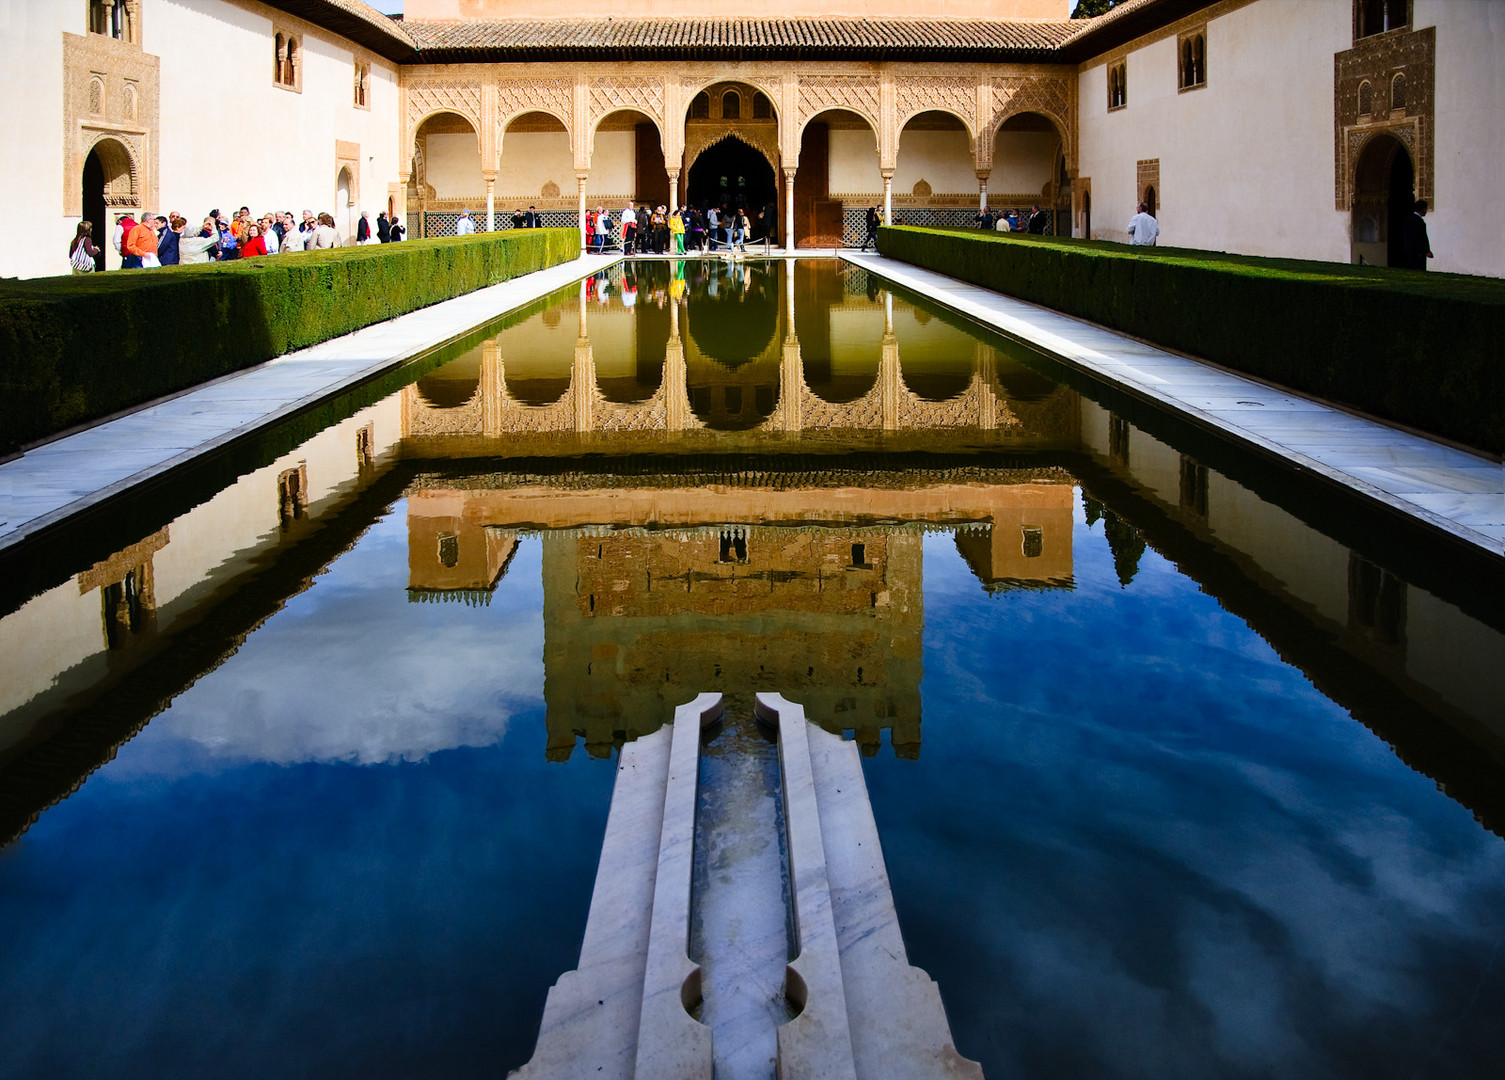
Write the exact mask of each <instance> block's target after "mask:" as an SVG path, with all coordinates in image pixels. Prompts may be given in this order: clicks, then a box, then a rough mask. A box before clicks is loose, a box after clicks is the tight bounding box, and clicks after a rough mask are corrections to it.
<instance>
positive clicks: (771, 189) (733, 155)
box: [685, 135, 779, 236]
mask: <svg viewBox="0 0 1505 1080" xmlns="http://www.w3.org/2000/svg"><path fill="white" fill-rule="evenodd" d="M778 195H779V188H778V182H777V181H776V180H775V179H774V175H773V166H772V165H770V164H768V159H767V158H766V157H764V156H763V154H762V152H761V151H759V150H757V149H755V148H754V147H752V146H750V145H748V144H747V143H745V142H743V141H742V140H741V139H739V138H737V136H735V135H728V136H727V137H726V138H724V139H722V140H721V141H720V142H717V143H713V144H712V145H710V146H708V147H706V148H705V149H704V150H703V151H701V153H700V156H699V157H697V158H696V159H695V161H694V163H693V164H692V165H691V166H690V176H689V180H688V182H687V183H686V185H685V200H686V201H687V202H688V203H689V204H690V205H691V206H696V207H700V208H701V209H704V208H705V207H707V206H717V207H719V206H721V205H722V204H725V205H727V206H728V207H731V208H733V209H735V208H737V207H746V208H747V211H748V216H749V217H750V218H752V219H753V222H754V230H755V232H756V234H757V235H759V236H761V235H762V230H761V228H758V225H757V221H758V214H759V212H760V211H761V210H762V209H763V208H764V207H765V206H767V205H768V204H770V203H773V204H774V205H775V206H777V201H778Z"/></svg>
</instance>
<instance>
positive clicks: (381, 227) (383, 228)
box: [376, 210, 392, 244]
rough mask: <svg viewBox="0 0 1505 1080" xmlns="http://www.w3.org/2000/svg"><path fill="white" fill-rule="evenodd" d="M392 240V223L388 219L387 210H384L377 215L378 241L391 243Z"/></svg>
mask: <svg viewBox="0 0 1505 1080" xmlns="http://www.w3.org/2000/svg"><path fill="white" fill-rule="evenodd" d="M391 240H392V223H391V222H390V221H388V220H387V212H386V211H385V210H383V211H382V212H381V213H379V214H377V215H376V242H377V243H379V244H386V243H390V242H391Z"/></svg>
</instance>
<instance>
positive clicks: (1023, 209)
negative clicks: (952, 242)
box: [988, 112, 1071, 236]
mask: <svg viewBox="0 0 1505 1080" xmlns="http://www.w3.org/2000/svg"><path fill="white" fill-rule="evenodd" d="M1062 149H1063V142H1062V139H1061V132H1060V130H1059V129H1058V128H1057V127H1056V125H1055V123H1054V121H1052V120H1051V119H1050V117H1048V116H1045V115H1043V114H1041V113H1033V112H1023V113H1016V114H1014V115H1013V116H1010V117H1009V118H1008V119H1007V120H1005V121H1004V122H1003V123H1001V124H999V125H998V130H997V131H996V132H995V133H994V135H993V173H992V175H991V176H990V177H989V178H988V204H989V205H990V206H991V207H992V208H993V209H994V210H1000V211H1006V210H1013V211H1015V212H1016V213H1018V215H1019V221H1020V224H1021V225H1022V224H1023V223H1024V222H1026V221H1027V220H1028V219H1029V213H1030V207H1031V206H1033V205H1034V204H1035V203H1039V204H1040V207H1041V209H1043V210H1045V211H1046V212H1047V213H1048V214H1049V215H1050V218H1051V224H1050V225H1049V226H1048V227H1047V229H1046V231H1047V232H1049V233H1051V234H1053V235H1057V236H1069V235H1071V229H1070V204H1069V200H1070V190H1069V188H1067V187H1066V185H1064V184H1063V183H1062V182H1061V168H1060V166H1061V160H1062V158H1061V154H1062ZM1063 200H1065V201H1066V205H1065V206H1064V207H1063V206H1062V201H1063ZM1057 223H1059V224H1057Z"/></svg>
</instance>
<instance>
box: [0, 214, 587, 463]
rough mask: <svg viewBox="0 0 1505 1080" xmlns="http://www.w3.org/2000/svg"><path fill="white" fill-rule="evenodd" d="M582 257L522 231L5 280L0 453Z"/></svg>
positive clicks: (555, 240)
mask: <svg viewBox="0 0 1505 1080" xmlns="http://www.w3.org/2000/svg"><path fill="white" fill-rule="evenodd" d="M579 254H580V235H579V233H577V232H576V231H575V230H574V229H526V230H521V229H520V230H506V231H503V232H499V233H486V234H481V235H475V236H454V237H444V238H440V239H433V240H412V241H404V242H403V243H401V244H371V245H367V246H364V247H348V248H336V249H333V250H330V251H309V252H300V253H296V254H291V255H272V256H268V257H264V258H255V259H239V260H236V261H234V262H229V263H223V264H220V263H210V264H207V265H196V266H178V267H165V268H163V269H160V270H139V271H138V270H128V271H112V272H110V273H105V274H87V275H77V276H68V277H57V278H34V279H29V280H13V279H12V280H4V281H0V453H3V452H5V451H13V450H14V449H15V448H16V447H18V446H22V445H25V444H26V443H29V442H32V441H34V440H37V439H41V438H44V437H46V436H48V435H51V434H53V433H55V432H58V431H61V430H63V429H65V428H68V427H71V426H73V425H76V424H80V423H83V422H86V421H89V420H93V419H97V418H98V417H101V416H107V415H109V414H110V413H114V412H118V411H119V410H121V409H126V408H129V407H131V406H134V405H139V404H141V403H143V402H147V401H151V400H153V399H155V398H159V397H162V396H163V395H165V394H171V393H174V392H177V391H179V390H183V389H186V388H188V387H192V386H196V385H198V384H200V383H202V382H205V381H206V380H209V379H213V378H216V377H217V376H220V375H224V374H227V373H229V372H233V371H238V370H240V369H242V368H246V367H250V366H252V365H254V364H259V363H262V362H264V361H266V360H270V359H272V358H273V357H276V356H281V355H282V354H283V353H286V352H289V351H291V350H294V349H301V348H305V347H307V346H309V345H315V344H317V343H319V342H321V341H325V340H327V339H329V338H332V337H338V336H339V335H341V334H348V333H350V332H351V331H352V330H358V329H360V328H361V327H363V326H370V325H371V324H372V323H377V322H381V321H383V320H384V319H390V318H393V317H394V316H397V315H404V314H406V313H408V312H410V311H415V310H417V309H418V308H421V307H426V306H428V305H429V304H435V303H438V302H439V301H441V300H448V299H449V298H451V297H453V296H458V295H461V294H463V293H467V292H471V291H473V290H475V289H479V288H482V287H484V286H487V285H494V284H496V283H497V282H499V281H505V280H506V279H508V278H511V277H515V276H516V275H518V274H526V273H529V272H531V271H534V270H542V269H544V268H545V267H549V266H555V265H557V264H559V263H563V262H568V261H569V260H571V259H574V258H576V257H577V256H578V255H579Z"/></svg>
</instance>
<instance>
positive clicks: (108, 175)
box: [82, 139, 138, 270]
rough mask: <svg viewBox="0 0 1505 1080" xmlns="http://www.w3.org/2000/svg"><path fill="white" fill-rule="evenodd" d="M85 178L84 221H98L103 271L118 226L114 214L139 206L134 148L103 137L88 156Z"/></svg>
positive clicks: (98, 265)
mask: <svg viewBox="0 0 1505 1080" xmlns="http://www.w3.org/2000/svg"><path fill="white" fill-rule="evenodd" d="M82 180H83V189H82V190H83V206H82V210H83V218H82V220H84V221H90V222H93V223H94V234H93V235H94V243H95V244H96V245H97V246H98V247H99V248H100V254H99V256H98V257H97V258H96V259H95V269H96V270H103V269H104V268H105V254H104V253H105V251H107V250H110V236H111V234H112V233H113V232H114V229H115V220H114V215H115V214H117V213H120V212H122V211H123V210H125V209H126V208H127V207H136V206H137V205H138V199H137V194H136V186H135V179H134V177H133V176H132V175H131V155H130V151H128V150H127V149H126V148H125V146H124V145H122V144H121V143H120V142H118V141H117V140H115V139H101V140H99V142H97V143H95V144H94V146H93V147H92V148H91V149H90V150H89V153H88V154H87V155H86V156H85V157H84V168H83V177H82Z"/></svg>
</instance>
